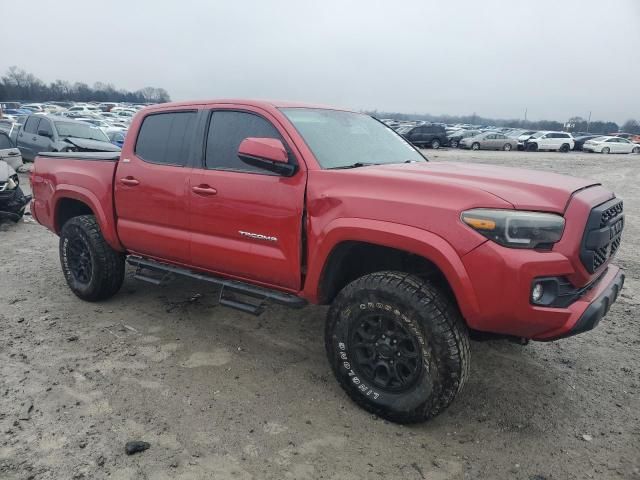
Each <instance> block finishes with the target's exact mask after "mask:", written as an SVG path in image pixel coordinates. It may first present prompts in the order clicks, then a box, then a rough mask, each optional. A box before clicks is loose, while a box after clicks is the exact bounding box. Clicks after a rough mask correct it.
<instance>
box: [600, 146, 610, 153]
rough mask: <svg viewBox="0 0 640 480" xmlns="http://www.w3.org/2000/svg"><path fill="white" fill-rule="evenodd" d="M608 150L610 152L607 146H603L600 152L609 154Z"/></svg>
mask: <svg viewBox="0 0 640 480" xmlns="http://www.w3.org/2000/svg"><path fill="white" fill-rule="evenodd" d="M609 152H611V150H610V149H609V147H604V148H603V149H602V150H600V153H603V154H605V155H609Z"/></svg>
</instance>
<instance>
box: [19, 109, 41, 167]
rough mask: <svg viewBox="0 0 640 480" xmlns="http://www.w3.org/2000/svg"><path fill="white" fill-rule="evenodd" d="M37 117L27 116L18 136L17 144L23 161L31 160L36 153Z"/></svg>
mask: <svg viewBox="0 0 640 480" xmlns="http://www.w3.org/2000/svg"><path fill="white" fill-rule="evenodd" d="M40 118H41V117H39V116H38V115H29V116H28V117H27V121H26V123H25V124H24V126H23V127H22V128H21V129H20V133H19V134H18V138H17V142H16V143H17V144H18V147H19V148H20V152H21V153H22V157H23V158H24V159H25V160H33V158H34V157H35V151H36V140H37V137H36V135H37V134H38V124H39V123H40Z"/></svg>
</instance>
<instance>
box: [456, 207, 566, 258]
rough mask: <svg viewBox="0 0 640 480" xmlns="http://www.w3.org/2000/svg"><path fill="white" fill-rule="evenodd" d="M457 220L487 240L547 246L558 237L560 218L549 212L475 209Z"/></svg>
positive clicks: (527, 245)
mask: <svg viewBox="0 0 640 480" xmlns="http://www.w3.org/2000/svg"><path fill="white" fill-rule="evenodd" d="M461 220H462V221H463V222H464V223H465V224H467V225H468V226H469V227H471V228H473V229H474V230H475V231H476V232H478V233H480V234H481V235H484V236H485V237H487V238H488V239H489V240H493V241H494V242H496V243H498V244H500V245H503V246H505V247H510V248H547V249H548V248H551V245H553V244H554V243H556V242H557V241H558V240H560V238H562V232H563V230H564V218H563V217H561V216H560V215H555V214H552V213H539V212H523V211H518V210H489V209H483V208H476V209H473V210H467V211H466V212H462V215H461Z"/></svg>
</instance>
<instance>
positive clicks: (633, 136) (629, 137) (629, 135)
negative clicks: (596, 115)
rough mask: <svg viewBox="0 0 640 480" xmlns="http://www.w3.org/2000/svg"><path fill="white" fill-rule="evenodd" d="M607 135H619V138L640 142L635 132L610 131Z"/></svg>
mask: <svg viewBox="0 0 640 480" xmlns="http://www.w3.org/2000/svg"><path fill="white" fill-rule="evenodd" d="M608 136H611V137H620V138H626V139H627V140H629V141H631V142H633V143H640V135H637V134H635V133H624V132H622V133H611V134H609V135H608Z"/></svg>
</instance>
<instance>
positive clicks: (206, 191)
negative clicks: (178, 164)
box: [191, 185, 218, 195]
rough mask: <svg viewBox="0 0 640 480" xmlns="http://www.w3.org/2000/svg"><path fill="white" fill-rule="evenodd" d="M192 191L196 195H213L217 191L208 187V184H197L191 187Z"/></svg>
mask: <svg viewBox="0 0 640 480" xmlns="http://www.w3.org/2000/svg"><path fill="white" fill-rule="evenodd" d="M191 190H192V191H193V193H197V194H198V195H215V194H216V193H218V191H217V190H216V189H215V188H213V187H210V186H209V185H198V186H195V187H191Z"/></svg>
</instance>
